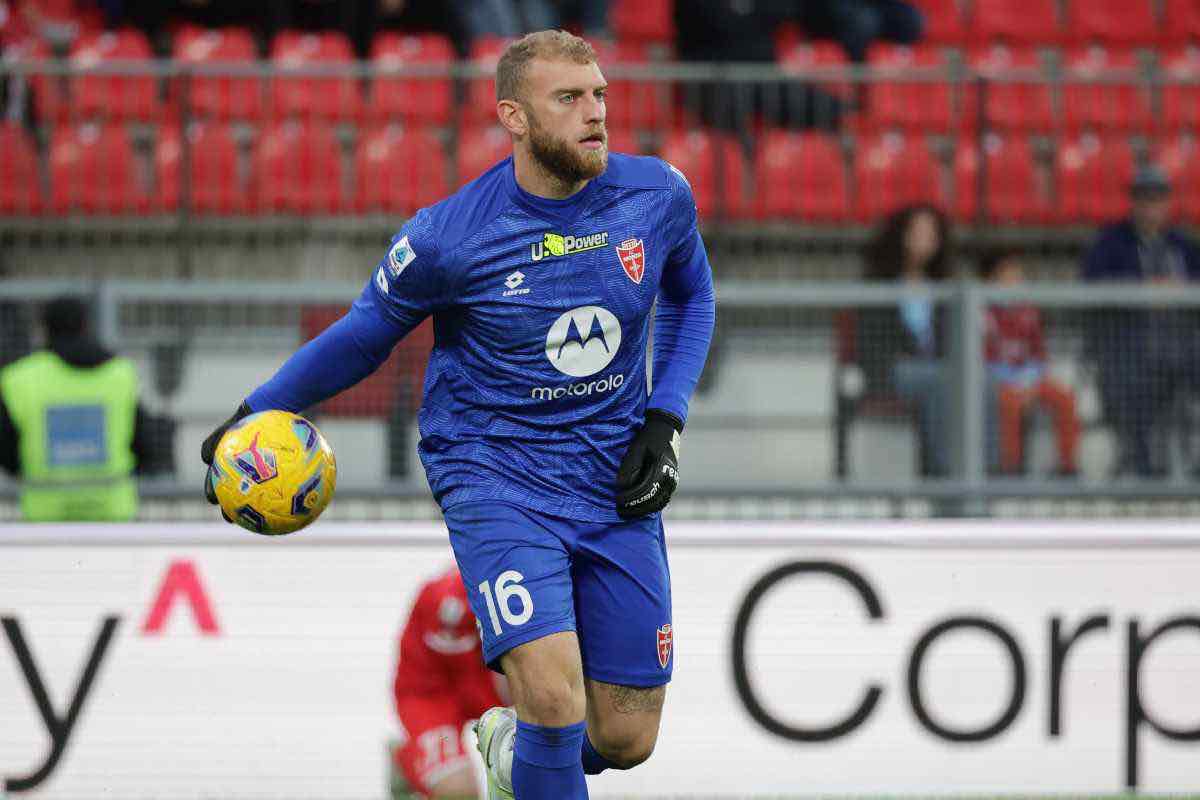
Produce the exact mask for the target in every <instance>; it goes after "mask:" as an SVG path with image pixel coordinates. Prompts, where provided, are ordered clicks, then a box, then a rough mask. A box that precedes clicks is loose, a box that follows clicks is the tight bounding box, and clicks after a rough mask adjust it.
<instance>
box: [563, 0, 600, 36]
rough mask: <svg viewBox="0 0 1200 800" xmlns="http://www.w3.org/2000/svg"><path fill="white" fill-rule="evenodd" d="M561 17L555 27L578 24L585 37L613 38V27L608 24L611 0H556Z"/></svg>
mask: <svg viewBox="0 0 1200 800" xmlns="http://www.w3.org/2000/svg"><path fill="white" fill-rule="evenodd" d="M554 5H555V9H556V10H557V11H558V14H559V19H558V22H557V23H555V26H554V27H558V28H561V27H564V26H565V25H578V26H579V28H580V30H582V31H583V35H584V38H587V39H591V40H593V41H594V40H606V41H607V40H611V39H612V38H613V36H612V29H611V28H609V25H608V7H609V5H610V3H609V0H555V2H554Z"/></svg>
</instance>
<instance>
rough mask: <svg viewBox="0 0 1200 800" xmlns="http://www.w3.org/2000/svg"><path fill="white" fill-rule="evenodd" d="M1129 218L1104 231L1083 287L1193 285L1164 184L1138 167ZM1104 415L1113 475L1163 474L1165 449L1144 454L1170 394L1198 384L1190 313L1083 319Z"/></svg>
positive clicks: (1194, 274) (1197, 328)
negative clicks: (1112, 437) (1116, 458)
mask: <svg viewBox="0 0 1200 800" xmlns="http://www.w3.org/2000/svg"><path fill="white" fill-rule="evenodd" d="M1130 199H1131V200H1132V204H1133V214H1132V216H1131V217H1130V218H1129V219H1126V220H1122V221H1120V222H1117V223H1114V224H1112V225H1109V226H1108V227H1106V228H1104V229H1103V230H1102V231H1101V232H1100V234H1099V236H1098V237H1097V239H1096V241H1095V243H1094V244H1093V245H1092V248H1091V250H1089V251H1088V253H1087V256H1086V257H1085V259H1084V263H1083V278H1084V280H1087V281H1123V282H1141V283H1154V284H1159V285H1166V286H1173V285H1182V284H1184V283H1188V282H1191V281H1196V280H1200V256H1198V254H1197V251H1196V248H1195V247H1194V246H1193V244H1192V243H1191V242H1190V241H1189V240H1188V239H1187V238H1186V237H1185V236H1184V235H1183V233H1182V232H1180V231H1178V230H1176V229H1174V228H1172V227H1171V225H1170V222H1169V220H1170V212H1171V185H1170V182H1169V181H1168V180H1167V178H1166V175H1165V174H1164V173H1163V172H1162V170H1161V169H1159V168H1158V167H1155V166H1148V167H1143V168H1142V169H1139V170H1138V171H1137V173H1136V175H1135V177H1134V180H1133V183H1132V185H1131V186H1130ZM1088 348H1089V350H1090V352H1091V354H1092V355H1093V357H1094V358H1095V359H1096V362H1097V367H1098V370H1099V377H1100V393H1101V399H1102V402H1103V404H1104V409H1105V414H1106V416H1107V417H1108V418H1109V419H1110V420H1111V421H1112V423H1113V425H1114V426H1115V428H1116V430H1117V434H1118V436H1119V437H1120V439H1121V447H1122V451H1123V452H1122V458H1121V463H1120V464H1119V465H1118V472H1119V473H1120V472H1125V471H1126V470H1132V471H1133V472H1134V473H1135V474H1136V475H1138V476H1140V477H1158V476H1162V475H1165V474H1166V472H1167V465H1166V461H1165V452H1164V451H1165V447H1161V446H1160V447H1156V448H1154V450H1156V451H1157V452H1151V450H1152V448H1151V443H1150V432H1151V428H1152V427H1153V423H1154V421H1155V419H1156V418H1158V417H1159V416H1161V415H1162V413H1163V412H1164V411H1165V410H1166V408H1167V407H1168V406H1169V404H1170V402H1171V401H1172V400H1173V399H1174V398H1175V396H1176V394H1177V392H1178V391H1180V390H1181V389H1185V388H1186V389H1188V390H1191V391H1195V390H1196V389H1197V384H1198V383H1200V362H1198V357H1200V325H1198V324H1197V319H1196V313H1195V310H1194V309H1182V310H1178V309H1174V308H1152V309H1129V308H1105V309H1097V310H1096V312H1094V313H1093V314H1092V315H1090V319H1089V325H1088Z"/></svg>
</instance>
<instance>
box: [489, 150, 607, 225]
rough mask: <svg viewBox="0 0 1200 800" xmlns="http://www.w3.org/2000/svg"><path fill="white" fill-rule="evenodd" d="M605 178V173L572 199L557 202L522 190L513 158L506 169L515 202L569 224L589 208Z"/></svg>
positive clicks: (589, 182)
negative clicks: (593, 196)
mask: <svg viewBox="0 0 1200 800" xmlns="http://www.w3.org/2000/svg"><path fill="white" fill-rule="evenodd" d="M603 178H604V173H601V174H600V175H598V176H597V177H595V178H593V179H592V180H590V181H588V182H587V185H586V186H584V187H583V188H582V189H580V190H579V191H578V192H576V193H575V194H573V195H571V196H570V197H568V198H566V199H563V200H555V199H553V198H550V197H539V196H537V195H536V194H531V193H529V192H527V191H525V190H524V189H522V188H521V185H520V184H518V183H517V173H516V167H515V165H514V164H513V159H512V156H509V157H508V164H506V165H505V167H504V182H505V184H506V186H507V187H508V193H509V195H510V196H511V197H512V198H513V200H515V201H516V202H518V203H520V204H521V205H523V206H525V207H526V208H528V209H529V210H531V211H533V212H534V213H535V214H538V215H540V216H551V217H556V218H558V219H561V220H564V221H568V222H569V221H571V220H574V219H575V218H576V217H578V216H579V214H580V212H581V211H582V210H583V209H584V208H585V207H586V206H587V203H588V201H589V200H590V199H591V197H592V195H594V194H595V193H596V187H597V186H598V185H599V184H600V182H601V181H602V180H603Z"/></svg>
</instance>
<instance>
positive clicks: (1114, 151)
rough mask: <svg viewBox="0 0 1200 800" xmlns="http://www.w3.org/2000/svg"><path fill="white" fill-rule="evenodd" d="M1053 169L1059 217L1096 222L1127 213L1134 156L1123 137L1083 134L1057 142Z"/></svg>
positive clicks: (1064, 219)
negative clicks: (1056, 187)
mask: <svg viewBox="0 0 1200 800" xmlns="http://www.w3.org/2000/svg"><path fill="white" fill-rule="evenodd" d="M1055 172H1056V178H1057V182H1058V204H1057V206H1056V212H1057V216H1058V218H1059V220H1060V221H1062V222H1068V223H1080V222H1088V223H1095V222H1103V221H1105V220H1111V219H1115V218H1118V217H1121V216H1124V215H1125V214H1127V213H1128V211H1129V191H1128V190H1129V182H1130V181H1131V180H1132V179H1133V172H1134V158H1133V150H1132V149H1131V148H1130V147H1129V142H1127V141H1125V140H1124V139H1116V138H1101V137H1098V136H1095V135H1093V134H1084V135H1083V136H1080V137H1077V138H1074V139H1071V140H1068V141H1063V142H1060V143H1059V149H1058V157H1057V159H1056V163H1055Z"/></svg>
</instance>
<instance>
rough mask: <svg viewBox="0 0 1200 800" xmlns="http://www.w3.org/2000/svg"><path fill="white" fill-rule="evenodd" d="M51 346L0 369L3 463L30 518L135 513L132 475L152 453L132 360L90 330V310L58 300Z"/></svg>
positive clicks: (49, 311) (53, 306)
mask: <svg viewBox="0 0 1200 800" xmlns="http://www.w3.org/2000/svg"><path fill="white" fill-rule="evenodd" d="M42 322H43V325H44V327H45V333H46V349H44V350H39V351H37V352H34V353H32V354H31V355H28V356H26V357H25V358H22V359H20V360H18V361H15V362H13V363H12V364H9V365H8V366H7V367H4V368H3V369H2V370H0V467H3V468H4V469H5V470H7V471H8V472H11V473H12V474H14V475H16V476H17V477H18V478H19V479H20V482H21V513H22V515H23V516H24V518H25V519H26V520H28V521H31V522H61V521H109V522H119V521H123V520H130V519H133V518H134V517H135V516H136V515H137V510H138V495H137V486H136V484H135V482H134V479H133V473H134V470H135V469H136V468H137V466H138V463H139V460H144V458H145V454H147V453H148V452H149V448H148V446H147V445H148V444H149V443H148V441H147V439H148V436H147V431H148V420H149V418H148V416H147V415H146V413H145V412H144V411H143V409H142V408H141V406H140V405H139V403H138V378H137V371H136V369H135V368H134V365H133V362H131V361H130V360H129V359H126V358H121V357H119V356H115V355H113V354H112V353H111V352H109V351H108V350H106V349H105V348H104V347H102V346H101V345H100V344H99V342H97V341H96V339H95V338H94V337H93V336H92V334H91V333H90V331H89V325H88V313H87V306H86V305H84V303H83V302H82V301H80V300H78V299H75V298H72V297H61V298H58V299H55V300H52V301H51V302H49V303H47V304H46V306H45V308H44V310H43V314H42Z"/></svg>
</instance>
